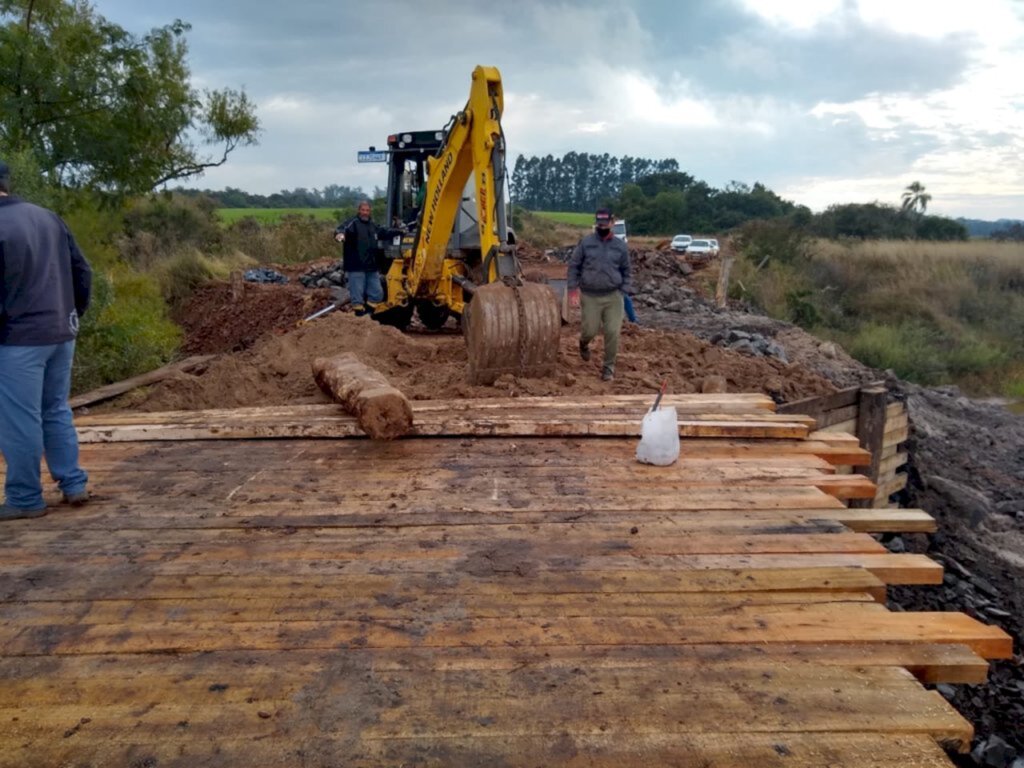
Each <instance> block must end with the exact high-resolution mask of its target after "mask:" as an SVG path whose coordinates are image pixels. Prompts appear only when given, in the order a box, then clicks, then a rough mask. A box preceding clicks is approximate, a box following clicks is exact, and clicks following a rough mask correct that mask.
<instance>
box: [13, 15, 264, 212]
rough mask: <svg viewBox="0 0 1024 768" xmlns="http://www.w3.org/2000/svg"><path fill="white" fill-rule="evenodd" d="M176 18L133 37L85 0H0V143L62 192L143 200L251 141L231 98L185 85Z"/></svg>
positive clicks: (252, 120) (250, 129)
mask: <svg viewBox="0 0 1024 768" xmlns="http://www.w3.org/2000/svg"><path fill="white" fill-rule="evenodd" d="M189 29H190V27H189V25H188V24H186V23H184V22H182V21H180V20H176V21H174V22H173V23H171V24H168V25H166V26H163V27H158V28H156V29H153V30H152V31H150V32H149V34H147V35H145V36H143V37H137V36H135V35H132V34H130V33H129V32H127V31H126V30H125V29H124V28H122V27H120V26H119V25H117V24H115V23H113V22H110V21H108V20H107V19H105V18H104V17H103V16H101V15H99V14H98V13H97V12H96V11H95V10H94V8H93V7H92V6H91V5H90V4H89V2H87V0H0V144H3V145H5V146H6V147H8V148H9V149H12V150H14V151H19V150H21V151H29V152H31V153H32V154H33V155H34V157H35V158H36V161H37V162H38V164H39V167H40V168H41V169H42V171H43V172H44V173H45V174H47V176H48V177H49V179H50V180H51V181H52V182H53V183H55V184H58V185H60V186H62V187H65V188H88V189H96V190H100V191H104V192H113V193H128V194H130V193H138V192H148V191H150V190H152V189H153V188H155V187H157V186H159V185H160V184H163V183H165V182H168V181H171V180H174V179H184V178H188V177H190V176H195V175H197V174H200V173H202V172H203V171H204V170H206V169H207V168H213V167H216V166H219V165H222V164H223V163H225V162H226V161H227V159H228V156H229V155H230V154H231V152H233V151H234V150H235V149H237V148H238V147H241V146H247V145H251V144H254V143H256V138H257V135H258V133H259V120H258V118H257V117H256V112H255V106H254V105H253V103H252V102H251V101H250V100H249V98H248V96H246V94H245V93H244V92H242V91H236V90H231V89H224V90H208V91H204V92H202V93H200V92H198V91H197V90H196V89H194V88H193V87H192V85H191V82H190V77H191V75H190V71H189V68H188V64H187V62H186V57H187V53H188V46H187V44H186V42H185V33H186V32H188V30H189Z"/></svg>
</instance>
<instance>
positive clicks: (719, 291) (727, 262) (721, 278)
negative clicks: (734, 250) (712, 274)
mask: <svg viewBox="0 0 1024 768" xmlns="http://www.w3.org/2000/svg"><path fill="white" fill-rule="evenodd" d="M731 269H732V256H726V257H725V258H724V259H722V266H721V267H720V268H719V271H718V287H717V288H715V304H717V305H718V306H719V307H720V308H723V309H724V308H725V306H726V304H727V303H728V301H729V271H730V270H731Z"/></svg>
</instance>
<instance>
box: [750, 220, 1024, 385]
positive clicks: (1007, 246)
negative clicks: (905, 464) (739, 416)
mask: <svg viewBox="0 0 1024 768" xmlns="http://www.w3.org/2000/svg"><path fill="white" fill-rule="evenodd" d="M744 261H745V262H746V263H741V264H740V265H739V266H740V268H739V269H738V270H737V278H738V280H739V281H741V283H742V286H743V288H744V289H745V294H744V296H745V298H749V299H751V300H752V301H754V303H756V304H758V305H759V306H761V307H762V308H764V309H765V310H766V311H768V312H769V313H770V314H772V315H773V316H776V317H780V318H783V319H786V320H790V321H792V322H797V323H799V324H800V325H803V326H804V327H806V328H809V329H810V330H812V331H814V332H816V333H819V334H820V335H822V336H827V337H829V338H832V339H834V340H836V341H839V342H840V343H841V344H843V345H844V346H845V347H846V348H847V349H848V351H850V353H851V354H853V355H854V356H855V357H857V358H858V359H860V360H862V361H863V362H865V363H867V364H869V365H873V366H876V367H879V368H891V369H894V370H895V371H896V372H897V373H898V374H899V375H900V376H902V377H904V378H908V379H910V380H913V381H918V382H920V383H923V384H941V383H956V384H959V385H961V386H963V387H964V388H965V389H966V390H968V391H970V392H974V393H985V394H988V393H993V392H1001V393H1006V394H1014V393H1017V392H1019V391H1020V390H1021V389H1022V388H1024V376H1022V373H1024V244H1020V243H997V242H992V241H973V242H966V243H935V242H918V241H875V242H871V241H869V242H848V243H841V242H840V243H837V242H833V241H824V240H821V241H814V242H813V243H812V244H811V247H810V248H809V249H808V256H807V258H806V259H805V260H802V261H794V262H792V263H780V262H779V261H778V260H773V261H772V262H771V263H769V265H768V266H767V267H766V268H764V269H762V270H757V269H756V266H755V265H754V264H753V263H751V262H750V260H749V259H747V260H744Z"/></svg>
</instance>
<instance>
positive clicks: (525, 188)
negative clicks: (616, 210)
mask: <svg viewBox="0 0 1024 768" xmlns="http://www.w3.org/2000/svg"><path fill="white" fill-rule="evenodd" d="M678 170H679V162H678V161H677V160H674V159H672V158H665V159H663V160H651V159H649V158H645V157H630V156H628V155H627V156H625V157H621V158H620V157H613V156H611V155H609V154H608V153H605V154H603V155H591V154H588V153H587V152H568V153H566V154H565V155H564V156H563V157H560V158H556V157H554V156H552V155H545V156H544V157H524V156H523V155H519V156H518V157H517V158H516V162H515V166H514V169H513V171H512V182H511V185H510V192H511V197H512V200H513V201H514V202H515V203H516V204H517V205H521V206H523V207H524V208H529V209H531V210H535V211H593V210H595V209H596V208H597V207H598V206H599V205H600V204H601V203H603V202H606V201H608V200H609V199H611V198H613V197H615V196H617V195H618V194H619V193H620V192H621V190H622V189H623V187H624V186H625V185H627V184H633V183H636V182H637V181H638V180H640V179H642V178H644V177H645V176H649V175H651V174H655V173H673V172H676V171H678Z"/></svg>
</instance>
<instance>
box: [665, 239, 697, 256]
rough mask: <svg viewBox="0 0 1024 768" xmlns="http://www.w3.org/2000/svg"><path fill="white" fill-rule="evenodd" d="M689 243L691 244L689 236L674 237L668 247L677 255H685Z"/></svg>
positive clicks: (691, 240)
mask: <svg viewBox="0 0 1024 768" xmlns="http://www.w3.org/2000/svg"><path fill="white" fill-rule="evenodd" d="M691 242H693V238H692V237H690V236H689V235H676V236H675V237H673V238H672V245H671V246H669V247H670V248H671V249H672V250H673V251H676V252H677V253H685V252H686V249H687V248H688V247H689V246H690V243H691Z"/></svg>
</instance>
